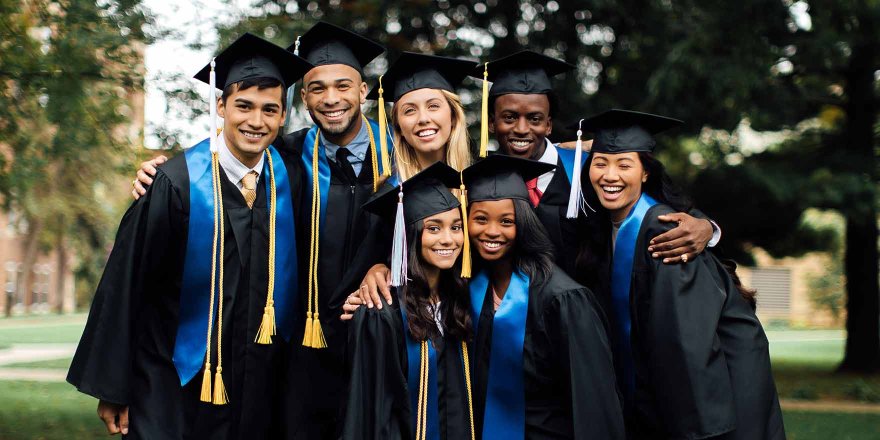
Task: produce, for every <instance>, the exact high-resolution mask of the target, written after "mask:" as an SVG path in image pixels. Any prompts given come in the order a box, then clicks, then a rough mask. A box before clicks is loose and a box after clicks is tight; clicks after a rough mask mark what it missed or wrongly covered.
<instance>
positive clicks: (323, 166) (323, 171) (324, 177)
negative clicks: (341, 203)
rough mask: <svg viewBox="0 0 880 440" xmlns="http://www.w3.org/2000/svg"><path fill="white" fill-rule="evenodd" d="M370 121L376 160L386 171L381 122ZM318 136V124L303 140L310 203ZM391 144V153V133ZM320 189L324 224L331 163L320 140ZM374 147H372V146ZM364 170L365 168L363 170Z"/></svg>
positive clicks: (322, 222) (388, 139)
mask: <svg viewBox="0 0 880 440" xmlns="http://www.w3.org/2000/svg"><path fill="white" fill-rule="evenodd" d="M367 121H368V122H369V123H370V127H371V129H372V130H373V142H372V143H373V145H375V147H376V161H377V162H378V164H376V165H377V166H378V169H379V174H382V173H383V172H384V169H383V168H382V154H383V152H382V149H381V148H379V145H380V144H379V135H380V132H379V123H378V122H376V121H374V120H372V119H369V118H368V119H367ZM317 136H318V126H317V125H315V126H314V127H312V128H311V129H309V131H308V132H307V133H306V138H305V139H304V140H303V145H302V161H303V169H304V170H305V172H306V176H307V178H306V193H307V194H308V197H309V202H310V203H309V205H311V197H312V191H313V190H314V188H313V185H312V183H313V182H312V180H313V179H314V175H315V174H314V173H315V170H313V169H312V161H313V159H314V156H313V148H312V147H313V146H314V145H315V137H317ZM387 141H388V145H389V153H392V154H393V151H394V150H393V147H392V146H393V145H394V139H393V138H392V137H391V135H390V133H389V135H388V138H387ZM318 143H319V145H318V190H319V194H320V195H321V219H320V222H321V224H322V225H323V224H324V219H325V218H326V217H327V193H328V192H329V190H330V164H329V163H328V162H327V152H326V151H324V145H323V144H322V143H321V141H320V140H318ZM370 148H372V147H370ZM367 151H368V152H367V154H370V155H372V152H370V151H369V149H368V150H367ZM361 171H363V170H361Z"/></svg>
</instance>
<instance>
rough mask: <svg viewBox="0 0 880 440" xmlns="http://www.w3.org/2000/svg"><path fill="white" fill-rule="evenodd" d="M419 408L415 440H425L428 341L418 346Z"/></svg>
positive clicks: (426, 424) (426, 425)
mask: <svg viewBox="0 0 880 440" xmlns="http://www.w3.org/2000/svg"><path fill="white" fill-rule="evenodd" d="M419 348H420V350H419V351H420V354H421V356H420V358H421V359H420V360H421V362H420V363H419V408H418V413H417V415H416V440H425V437H426V436H427V433H428V429H427V428H428V341H422V343H421V345H420V347H419Z"/></svg>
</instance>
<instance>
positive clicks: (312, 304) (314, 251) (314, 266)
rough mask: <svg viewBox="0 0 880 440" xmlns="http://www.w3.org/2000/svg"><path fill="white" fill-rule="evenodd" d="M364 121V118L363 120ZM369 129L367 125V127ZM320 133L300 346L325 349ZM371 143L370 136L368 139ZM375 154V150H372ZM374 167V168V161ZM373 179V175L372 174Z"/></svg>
mask: <svg viewBox="0 0 880 440" xmlns="http://www.w3.org/2000/svg"><path fill="white" fill-rule="evenodd" d="M365 119H366V118H365ZM367 127H369V125H367ZM320 139H321V131H320V130H318V132H317V133H315V143H314V145H313V146H312V219H311V220H312V224H311V226H312V234H311V241H310V247H309V291H308V304H307V308H306V328H305V331H304V332H303V341H302V345H303V346H305V347H310V348H326V347H327V341H326V340H325V339H324V331H323V329H322V328H321V321H320V319H319V315H318V251H319V250H320V249H319V246H318V244H319V237H320V235H319V234H320V226H321V189H320V187H319V186H318V185H319V182H318V148H319V146H320ZM370 139H371V142H372V136H371V137H370ZM373 153H374V154H375V148H373ZM373 162H374V166H375V161H373ZM373 176H374V179H375V173H374V174H373Z"/></svg>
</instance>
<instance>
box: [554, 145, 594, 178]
mask: <svg viewBox="0 0 880 440" xmlns="http://www.w3.org/2000/svg"><path fill="white" fill-rule="evenodd" d="M575 153H576V151H574V150H568V149H565V148H559V146H556V154H558V155H559V160H560V161H561V162H562V168H563V169H565V176H566V177H568V184H569V185H571V179H573V178H574V176H573V174H574V155H575ZM589 157H590V153H589V152H586V151H584V152H583V154H581V166H583V165H584V164H585V163H587V159H588V158H589ZM578 178H580V176H578Z"/></svg>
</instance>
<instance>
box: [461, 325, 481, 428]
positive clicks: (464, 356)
mask: <svg viewBox="0 0 880 440" xmlns="http://www.w3.org/2000/svg"><path fill="white" fill-rule="evenodd" d="M461 360H462V362H464V384H465V387H466V388H467V399H468V414H469V415H470V422H471V440H476V438H477V437H476V435H475V433H474V432H475V431H474V402H473V400H472V397H471V363H470V360H469V359H468V348H467V343H466V342H464V341H461Z"/></svg>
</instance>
